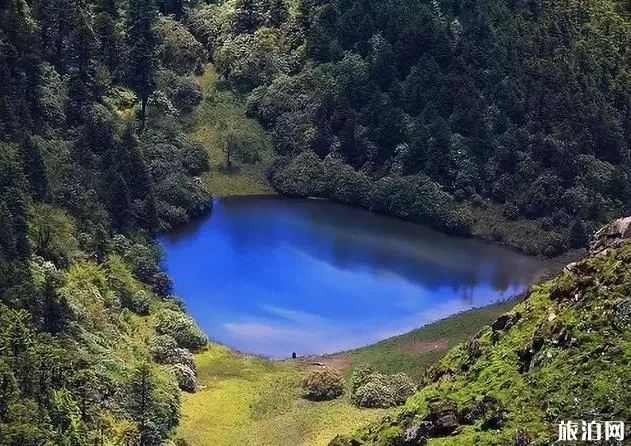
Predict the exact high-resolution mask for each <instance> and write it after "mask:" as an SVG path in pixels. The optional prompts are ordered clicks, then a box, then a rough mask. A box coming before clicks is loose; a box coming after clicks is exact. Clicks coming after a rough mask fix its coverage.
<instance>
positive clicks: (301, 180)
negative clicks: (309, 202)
mask: <svg viewBox="0 0 631 446" xmlns="http://www.w3.org/2000/svg"><path fill="white" fill-rule="evenodd" d="M322 177H323V166H322V161H321V160H320V158H318V155H316V154H315V153H313V152H311V151H308V152H303V153H301V154H300V155H298V156H297V157H295V158H294V159H293V160H292V161H291V162H290V163H289V164H288V165H287V166H285V167H284V168H281V169H279V170H277V171H275V172H274V173H273V175H272V185H273V186H274V187H275V188H276V189H278V190H279V191H280V192H282V193H283V194H285V195H290V196H296V197H308V196H322V194H323V192H324V189H325V186H324V182H323V181H322Z"/></svg>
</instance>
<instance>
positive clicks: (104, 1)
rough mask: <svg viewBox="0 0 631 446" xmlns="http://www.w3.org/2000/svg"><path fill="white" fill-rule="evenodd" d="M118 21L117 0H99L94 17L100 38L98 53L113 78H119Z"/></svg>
mask: <svg viewBox="0 0 631 446" xmlns="http://www.w3.org/2000/svg"><path fill="white" fill-rule="evenodd" d="M117 21H118V5H117V0H99V2H98V3H97V5H96V16H95V18H94V24H95V26H94V28H95V32H96V34H97V35H98V40H99V48H98V53H99V57H100V59H101V61H102V63H103V65H105V66H106V67H107V69H108V70H109V74H110V76H112V78H113V79H116V78H117V74H118V73H117V71H118V68H119V63H120V54H119V51H120V50H121V44H120V36H119V35H118V32H117V30H116V23H117Z"/></svg>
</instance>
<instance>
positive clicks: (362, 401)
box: [353, 374, 396, 407]
mask: <svg viewBox="0 0 631 446" xmlns="http://www.w3.org/2000/svg"><path fill="white" fill-rule="evenodd" d="M382 376H383V375H379V374H374V375H373V378H372V379H371V380H370V381H368V382H367V383H366V384H364V385H363V386H360V387H359V388H358V389H357V390H356V391H355V394H354V395H353V402H354V403H355V404H356V405H357V406H359V407H394V406H395V405H396V404H395V402H394V393H393V392H392V391H391V389H390V388H389V387H388V386H387V385H386V383H385V382H384V381H383V380H382V379H377V377H382Z"/></svg>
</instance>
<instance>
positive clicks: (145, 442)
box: [129, 363, 161, 446]
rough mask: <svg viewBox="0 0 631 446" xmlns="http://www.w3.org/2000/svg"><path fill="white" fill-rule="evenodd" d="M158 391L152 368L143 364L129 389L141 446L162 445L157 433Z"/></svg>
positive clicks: (130, 405)
mask: <svg viewBox="0 0 631 446" xmlns="http://www.w3.org/2000/svg"><path fill="white" fill-rule="evenodd" d="M156 390H157V385H156V382H155V379H154V377H153V374H152V373H151V368H150V366H149V365H148V364H146V363H143V364H141V365H140V366H139V367H138V368H137V369H136V371H135V372H134V376H133V377H132V380H131V384H130V389H129V411H130V413H131V416H132V418H133V419H134V421H135V422H136V424H137V425H138V433H139V439H138V444H139V446H158V445H159V444H160V443H161V439H160V437H159V436H158V435H157V432H156V431H157V423H156V420H155V415H156V409H157V406H158V404H159V402H158V399H157V396H156Z"/></svg>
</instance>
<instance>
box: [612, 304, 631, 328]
mask: <svg viewBox="0 0 631 446" xmlns="http://www.w3.org/2000/svg"><path fill="white" fill-rule="evenodd" d="M613 326H614V328H616V329H617V330H620V331H624V330H628V329H630V328H631V297H627V298H625V299H622V300H621V301H620V302H618V305H616V309H615V311H614V315H613Z"/></svg>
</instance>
